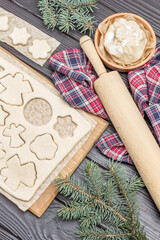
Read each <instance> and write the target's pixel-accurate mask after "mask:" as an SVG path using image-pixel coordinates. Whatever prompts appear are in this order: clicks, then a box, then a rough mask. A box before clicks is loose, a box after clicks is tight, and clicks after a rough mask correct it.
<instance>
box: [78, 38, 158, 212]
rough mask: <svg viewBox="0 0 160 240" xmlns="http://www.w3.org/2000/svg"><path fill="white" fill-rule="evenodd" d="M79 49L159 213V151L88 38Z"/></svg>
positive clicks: (118, 79)
mask: <svg viewBox="0 0 160 240" xmlns="http://www.w3.org/2000/svg"><path fill="white" fill-rule="evenodd" d="M80 45H81V47H82V49H83V51H84V52H85V53H86V55H87V57H88V59H89V60H90V61H91V63H92V65H93V67H94V69H95V71H96V72H97V74H98V76H99V78H98V79H97V80H96V81H95V83H94V87H95V90H96V92H97V94H98V96H99V98H100V99H101V102H102V104H103V106H104V108H105V110H106V112H107V113H108V115H109V117H110V119H111V121H112V123H113V125H114V127H115V129H116V130H117V132H118V134H119V136H120V138H121V140H122V141H123V143H124V145H125V147H126V149H127V151H128V153H129V154H130V156H131V158H132V160H133V162H134V164H135V166H136V168H137V170H138V172H139V174H140V176H141V177H142V179H143V181H144V183H145V185H146V187H147V189H148V191H149V192H150V194H151V196H152V198H153V200H154V202H155V203H156V205H157V207H158V209H159V210H160V148H159V146H158V144H157V142H156V140H155V139H154V137H153V135H152V133H151V131H150V130H149V128H148V126H147V124H146V123H145V121H144V119H143V117H142V115H141V114H140V112H139V109H138V108H137V106H136V104H135V102H134V101H133V99H132V97H131V95H130V93H129V91H128V89H127V88H126V86H125V84H124V83H123V80H122V79H121V77H120V75H119V73H118V72H117V71H112V72H110V73H107V72H106V69H105V67H104V65H103V63H102V61H101V60H100V58H99V56H98V54H97V52H96V49H95V47H94V45H93V42H92V40H91V38H89V37H88V36H83V37H82V38H81V39H80Z"/></svg>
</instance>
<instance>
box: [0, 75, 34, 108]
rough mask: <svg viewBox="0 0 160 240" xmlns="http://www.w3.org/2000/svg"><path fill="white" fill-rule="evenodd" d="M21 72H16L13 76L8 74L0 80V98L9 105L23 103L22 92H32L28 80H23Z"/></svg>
mask: <svg viewBox="0 0 160 240" xmlns="http://www.w3.org/2000/svg"><path fill="white" fill-rule="evenodd" d="M23 78H24V77H23V74H22V73H16V74H15V75H14V77H12V75H11V74H8V75H6V76H4V77H3V78H1V80H0V100H1V101H3V102H4V103H6V104H9V105H13V106H14V105H15V106H21V105H23V94H24V93H31V92H33V89H32V86H31V84H30V82H29V81H28V80H23Z"/></svg>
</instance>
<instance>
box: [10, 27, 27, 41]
mask: <svg viewBox="0 0 160 240" xmlns="http://www.w3.org/2000/svg"><path fill="white" fill-rule="evenodd" d="M9 37H10V38H11V39H12V41H13V44H14V45H18V44H21V45H26V44H27V42H28V39H29V38H31V35H30V34H29V33H28V32H27V28H26V27H23V28H17V27H14V29H13V32H12V33H11V34H10V35H9Z"/></svg>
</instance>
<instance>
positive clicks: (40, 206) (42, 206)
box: [0, 48, 108, 217]
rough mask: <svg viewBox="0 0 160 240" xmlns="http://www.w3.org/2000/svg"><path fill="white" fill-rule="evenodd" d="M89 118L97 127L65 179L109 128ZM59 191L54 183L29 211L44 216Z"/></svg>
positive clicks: (69, 168) (68, 166)
mask: <svg viewBox="0 0 160 240" xmlns="http://www.w3.org/2000/svg"><path fill="white" fill-rule="evenodd" d="M0 49H1V50H2V51H4V52H5V53H7V54H8V55H9V56H11V57H12V58H13V59H15V60H16V61H18V62H19V63H20V64H21V65H23V66H25V67H26V68H28V69H29V70H30V71H31V72H33V73H34V74H35V75H37V76H38V77H40V78H41V79H43V80H44V81H46V82H47V83H48V84H51V85H52V86H53V84H52V83H51V82H49V81H48V80H47V79H46V78H44V77H43V76H41V75H40V74H39V73H38V72H36V71H34V70H33V69H32V68H30V67H29V66H27V65H26V64H25V63H24V62H22V61H20V60H19V59H18V58H16V57H15V56H14V55H12V54H11V53H9V52H8V51H6V50H5V49H3V48H0ZM88 116H90V117H91V118H93V119H94V120H95V121H96V122H97V125H96V127H95V128H94V130H93V131H92V132H91V134H90V136H89V137H88V139H87V141H86V142H85V143H84V144H83V146H82V147H81V148H80V149H79V150H78V151H77V152H76V153H75V154H74V156H73V157H72V159H71V160H70V161H69V163H68V164H67V165H66V167H65V168H64V169H63V170H62V171H61V172H60V174H62V175H63V176H64V177H65V176H66V175H72V174H73V172H74V171H75V170H76V168H77V167H78V166H79V164H80V163H81V162H82V161H83V159H84V158H85V156H86V155H87V153H88V152H89V151H90V150H91V148H92V147H93V145H94V143H95V141H96V140H97V139H98V138H99V137H100V136H101V134H102V133H103V132H104V130H105V129H106V127H107V126H108V123H107V121H105V120H103V119H102V118H99V117H96V116H93V115H91V114H89V113H88ZM56 195H57V191H56V186H55V185H54V182H53V183H51V184H50V185H49V187H48V188H47V189H46V190H45V191H44V192H43V194H42V195H41V196H40V198H39V199H38V200H37V201H36V202H35V203H34V204H33V205H32V207H31V208H30V209H29V210H30V211H31V212H32V213H34V214H35V215H36V216H38V217H41V216H42V214H43V213H44V212H45V210H46V209H47V208H48V206H49V205H50V203H51V202H52V201H53V199H54V198H55V197H56Z"/></svg>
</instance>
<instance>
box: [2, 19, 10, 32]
mask: <svg viewBox="0 0 160 240" xmlns="http://www.w3.org/2000/svg"><path fill="white" fill-rule="evenodd" d="M8 29H9V25H8V17H7V16H1V17H0V31H4V32H5V31H7V30H8Z"/></svg>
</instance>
